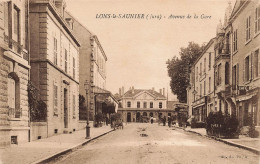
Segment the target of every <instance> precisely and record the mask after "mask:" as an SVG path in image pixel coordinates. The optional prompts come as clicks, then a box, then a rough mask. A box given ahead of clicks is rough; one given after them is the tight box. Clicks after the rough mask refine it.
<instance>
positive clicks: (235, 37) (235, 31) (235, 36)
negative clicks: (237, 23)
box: [233, 29, 237, 52]
mask: <svg viewBox="0 0 260 164" xmlns="http://www.w3.org/2000/svg"><path fill="white" fill-rule="evenodd" d="M233 51H234V52H235V51H237V29H236V30H234V32H233Z"/></svg>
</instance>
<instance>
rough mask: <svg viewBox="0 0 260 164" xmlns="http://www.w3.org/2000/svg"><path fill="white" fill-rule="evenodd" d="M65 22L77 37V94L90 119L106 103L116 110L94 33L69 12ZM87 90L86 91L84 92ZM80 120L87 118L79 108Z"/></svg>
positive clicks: (102, 54)
mask: <svg viewBox="0 0 260 164" xmlns="http://www.w3.org/2000/svg"><path fill="white" fill-rule="evenodd" d="M65 17H66V20H67V24H68V25H69V26H71V27H72V31H73V33H74V34H75V35H76V37H77V38H78V39H79V41H80V43H81V46H80V48H79V94H80V95H82V96H84V98H85V101H86V106H87V108H88V109H89V111H90V115H89V116H90V120H93V118H94V116H95V115H96V114H97V113H98V112H100V113H104V112H106V111H105V109H104V108H105V106H106V104H107V103H108V104H110V105H112V104H114V105H115V110H117V106H118V102H117V100H116V99H115V97H114V96H113V95H112V93H111V92H110V91H108V90H106V73H107V72H106V62H107V60H108V59H107V56H106V53H105V51H104V49H103V47H102V45H101V43H100V41H99V39H98V37H97V36H96V35H94V34H93V33H92V32H90V31H89V30H88V29H87V28H86V27H85V26H84V25H83V24H82V23H80V22H79V21H78V20H77V19H76V18H75V17H73V16H72V14H70V13H69V12H65ZM86 92H87V93H86ZM79 118H80V120H86V119H87V111H86V110H85V109H79Z"/></svg>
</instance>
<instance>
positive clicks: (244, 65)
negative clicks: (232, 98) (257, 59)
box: [243, 58, 246, 82]
mask: <svg viewBox="0 0 260 164" xmlns="http://www.w3.org/2000/svg"><path fill="white" fill-rule="evenodd" d="M245 63H246V58H244V61H243V82H245V81H246V80H245V79H246V77H245V67H246V64H245Z"/></svg>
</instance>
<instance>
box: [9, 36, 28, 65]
mask: <svg viewBox="0 0 260 164" xmlns="http://www.w3.org/2000/svg"><path fill="white" fill-rule="evenodd" d="M4 41H5V43H6V44H8V47H9V48H10V50H11V51H13V52H15V54H16V55H17V56H19V57H21V58H23V59H24V60H26V61H28V60H29V55H28V52H27V51H26V50H25V49H24V46H23V45H21V44H20V43H19V42H17V41H15V40H13V39H12V38H10V37H9V36H8V35H6V34H5V33H4Z"/></svg>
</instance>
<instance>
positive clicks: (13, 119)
mask: <svg viewBox="0 0 260 164" xmlns="http://www.w3.org/2000/svg"><path fill="white" fill-rule="evenodd" d="M9 120H10V121H21V120H22V118H10V119H9Z"/></svg>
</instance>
